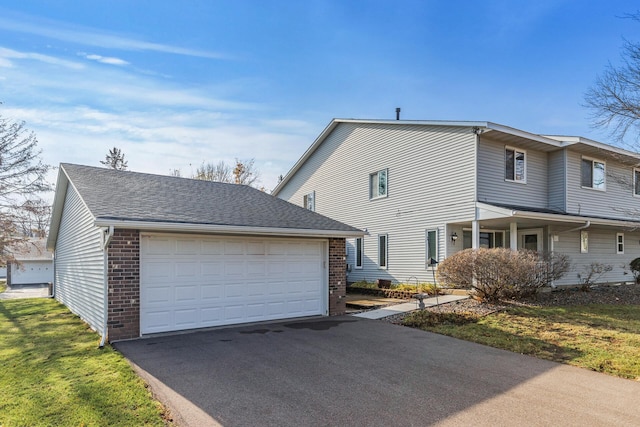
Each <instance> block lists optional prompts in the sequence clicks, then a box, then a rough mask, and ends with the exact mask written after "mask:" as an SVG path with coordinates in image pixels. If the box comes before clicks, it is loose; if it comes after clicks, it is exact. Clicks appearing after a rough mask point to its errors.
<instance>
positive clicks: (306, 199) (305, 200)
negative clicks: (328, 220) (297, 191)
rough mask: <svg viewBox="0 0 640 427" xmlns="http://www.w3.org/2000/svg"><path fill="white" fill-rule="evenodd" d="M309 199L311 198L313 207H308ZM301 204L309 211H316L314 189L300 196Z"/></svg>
mask: <svg viewBox="0 0 640 427" xmlns="http://www.w3.org/2000/svg"><path fill="white" fill-rule="evenodd" d="M309 196H311V197H309ZM309 200H311V203H312V205H313V206H312V207H313V209H312V208H310V207H309ZM302 205H303V206H304V208H305V209H308V210H310V211H311V212H315V211H316V191H315V190H313V191H312V192H311V193H307V194H305V195H304V196H302Z"/></svg>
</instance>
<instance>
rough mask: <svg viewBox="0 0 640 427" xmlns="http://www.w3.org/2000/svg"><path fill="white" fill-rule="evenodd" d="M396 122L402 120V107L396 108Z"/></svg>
mask: <svg viewBox="0 0 640 427" xmlns="http://www.w3.org/2000/svg"><path fill="white" fill-rule="evenodd" d="M396 120H400V107H396Z"/></svg>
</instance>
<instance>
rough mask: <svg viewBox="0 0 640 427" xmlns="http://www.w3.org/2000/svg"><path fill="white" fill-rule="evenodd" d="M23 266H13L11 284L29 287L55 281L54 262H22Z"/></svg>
mask: <svg viewBox="0 0 640 427" xmlns="http://www.w3.org/2000/svg"><path fill="white" fill-rule="evenodd" d="M21 264H22V265H21V266H18V265H16V264H11V284H12V285H28V284H36V283H49V282H52V281H53V262H51V261H22V263H21Z"/></svg>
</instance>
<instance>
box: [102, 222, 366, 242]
mask: <svg viewBox="0 0 640 427" xmlns="http://www.w3.org/2000/svg"><path fill="white" fill-rule="evenodd" d="M94 225H95V226H96V227H108V226H111V225H112V226H114V227H115V228H124V229H135V230H142V231H166V232H183V233H206V234H240V235H252V236H279V237H280V236H283V237H317V238H329V237H340V238H347V237H363V236H364V235H365V234H366V233H365V232H364V231H361V230H353V231H352V230H316V229H302V228H278V227H249V226H238V225H217V224H192V223H176V222H157V221H130V220H122V219H108V218H106V219H105V218H97V219H96V220H95V221H94Z"/></svg>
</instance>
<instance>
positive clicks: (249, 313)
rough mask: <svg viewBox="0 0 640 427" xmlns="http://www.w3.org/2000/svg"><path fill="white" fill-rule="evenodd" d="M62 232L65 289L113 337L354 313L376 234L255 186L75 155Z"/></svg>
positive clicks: (59, 255) (56, 223) (63, 189)
mask: <svg viewBox="0 0 640 427" xmlns="http://www.w3.org/2000/svg"><path fill="white" fill-rule="evenodd" d="M318 202H320V201H318ZM50 230H51V231H50V233H49V238H48V241H47V246H48V247H49V248H51V249H54V254H55V258H54V259H55V282H54V289H53V292H54V296H55V298H56V299H57V300H58V301H60V302H62V303H63V304H65V305H66V306H67V307H69V309H71V311H73V312H74V313H76V314H77V315H79V316H80V317H81V318H82V319H84V320H85V321H86V322H87V323H88V324H89V325H90V326H91V327H92V328H94V329H95V330H97V331H99V332H100V333H101V334H102V337H103V339H104V340H106V339H108V340H109V341H117V340H123V339H131V338H138V337H140V336H141V335H145V334H152V333H159V332H170V331H182V330H187V329H196V328H203V327H211V326H222V325H236V324H242V323H253V322H260V321H268V320H277V319H292V318H299V317H307V316H326V315H336V314H344V312H345V309H346V301H345V295H346V253H345V238H347V237H361V236H363V235H364V234H365V233H364V232H363V231H361V230H358V229H356V228H353V227H351V226H349V225H346V224H343V223H341V222H338V221H335V220H332V219H331V218H327V217H325V216H322V215H319V214H317V213H315V212H313V211H311V210H309V209H305V208H303V207H300V206H297V205H294V204H292V203H289V202H286V201H284V200H281V199H278V198H277V197H273V196H271V195H270V194H267V193H266V192H264V191H259V190H257V189H255V188H252V187H248V186H245V185H236V184H225V183H220V182H210V181H201V180H194V179H187V178H179V177H172V176H163V175H151V174H143V173H135V172H126V171H117V170H112V169H106V168H96V167H90V166H80V165H70V164H62V165H60V171H59V174H58V182H57V184H56V194H55V199H54V203H53V213H52V217H51V227H50Z"/></svg>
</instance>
